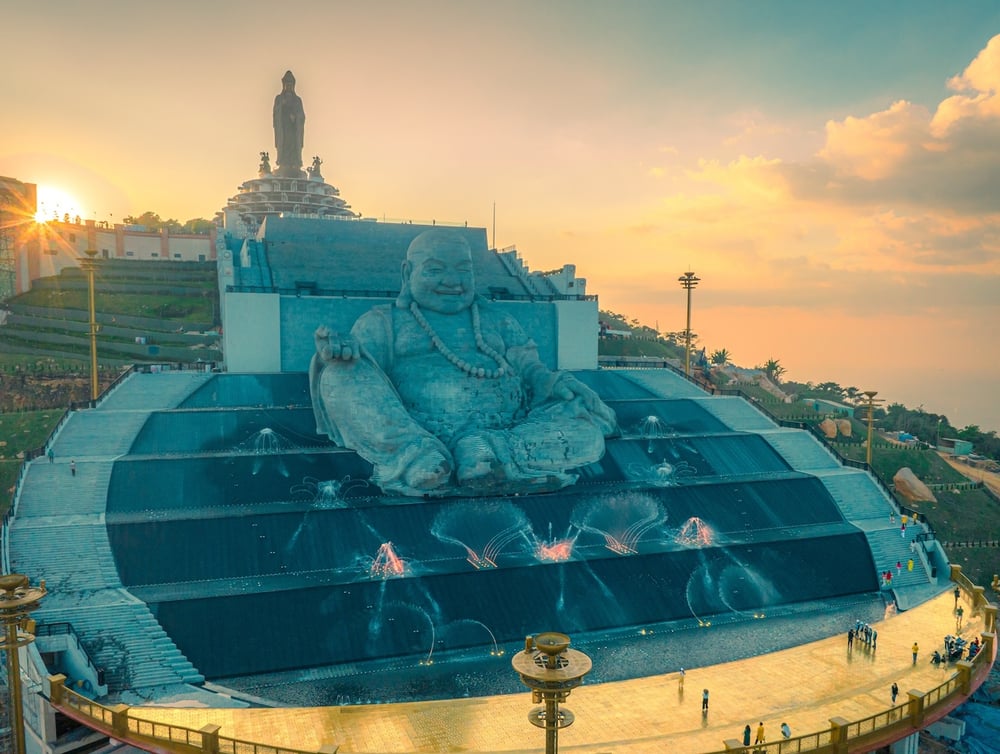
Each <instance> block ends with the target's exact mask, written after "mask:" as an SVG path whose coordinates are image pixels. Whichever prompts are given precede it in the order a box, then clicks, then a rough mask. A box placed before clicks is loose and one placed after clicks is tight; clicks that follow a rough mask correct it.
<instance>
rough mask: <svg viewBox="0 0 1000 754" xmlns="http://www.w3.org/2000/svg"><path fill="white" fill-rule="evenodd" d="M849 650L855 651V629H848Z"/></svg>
mask: <svg viewBox="0 0 1000 754" xmlns="http://www.w3.org/2000/svg"><path fill="white" fill-rule="evenodd" d="M847 648H848V649H849V650H850V649H854V629H853V628H849V629H847Z"/></svg>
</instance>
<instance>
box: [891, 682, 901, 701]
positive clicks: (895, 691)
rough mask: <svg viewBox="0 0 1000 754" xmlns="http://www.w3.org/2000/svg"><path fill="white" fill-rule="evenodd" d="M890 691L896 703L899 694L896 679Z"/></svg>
mask: <svg viewBox="0 0 1000 754" xmlns="http://www.w3.org/2000/svg"><path fill="white" fill-rule="evenodd" d="M889 693H891V694H892V703H893V704H895V703H896V697H897V696H899V686H897V685H896V682H895V681H893V682H892V688H891V689H889Z"/></svg>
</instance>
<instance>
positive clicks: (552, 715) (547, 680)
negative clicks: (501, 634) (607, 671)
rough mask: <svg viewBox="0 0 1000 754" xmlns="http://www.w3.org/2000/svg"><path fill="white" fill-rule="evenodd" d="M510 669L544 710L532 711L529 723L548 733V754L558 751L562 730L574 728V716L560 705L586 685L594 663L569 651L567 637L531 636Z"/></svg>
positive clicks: (535, 709)
mask: <svg viewBox="0 0 1000 754" xmlns="http://www.w3.org/2000/svg"><path fill="white" fill-rule="evenodd" d="M510 662H511V665H513V666H514V670H516V671H517V674H518V675H519V676H521V683H523V684H524V685H525V686H527V687H528V688H529V689H531V698H532V701H534V702H535V703H536V704H537V703H539V702H544V704H542V705H541V706H538V707H532V708H531V711H530V712H528V721H529V722H530V723H531V724H532V725H534V726H535V727H537V728H544V729H545V754H556V752H558V751H559V729H560V728H566V727H568V726H570V725H572V724H573V720H574V719H575V718H574V717H573V713H572V712H570V711H569V710H568V709H566V708H565V707H564V708H563V709H559V703H560V702H564V701H566V698H567V697H568V696H569V694H570V692H571V691H572V690H573V689H575V688H576V687H577V686H579V685H580V684H581V683H583V677H584V676H585V675H586V674H587V673H589V672H590V668H591V666H592V663H591V661H590V658H589V657H587V655H585V654H584V653H583V652H578V651H577V650H575V649H570V648H569V637H568V636H567V635H566V634H559V633H555V632H548V633H543V634H538V635H537V636H528V637H525V640H524V651H523V652H518V653H517V654H515V655H514V656H513V657H512V658H511V661H510Z"/></svg>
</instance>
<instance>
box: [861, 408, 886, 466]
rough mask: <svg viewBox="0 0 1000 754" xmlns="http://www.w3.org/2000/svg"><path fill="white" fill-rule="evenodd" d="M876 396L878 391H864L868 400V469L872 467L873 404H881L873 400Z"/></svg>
mask: <svg viewBox="0 0 1000 754" xmlns="http://www.w3.org/2000/svg"><path fill="white" fill-rule="evenodd" d="M876 395H878V390H865V391H864V396H865V397H866V398H867V399H868V449H867V450H868V452H867V453H866V454H865V460H866V461H867V463H868V468H869V469H870V468H871V465H872V423H873V422H874V419H875V404H876V403H881V402H882V400H881V399H879V400H877V401H876V400H875V396H876Z"/></svg>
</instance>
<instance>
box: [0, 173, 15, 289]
mask: <svg viewBox="0 0 1000 754" xmlns="http://www.w3.org/2000/svg"><path fill="white" fill-rule="evenodd" d="M15 225H16V220H15V218H14V216H13V213H12V212H11V196H10V194H9V193H8V192H6V191H3V190H2V187H0V301H6V300H7V299H9V298H11V297H12V296H13V295H14V294H15V293H16V290H15V285H16V274H15V273H16V268H15V265H16V259H15V257H14V227H15Z"/></svg>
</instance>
